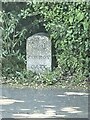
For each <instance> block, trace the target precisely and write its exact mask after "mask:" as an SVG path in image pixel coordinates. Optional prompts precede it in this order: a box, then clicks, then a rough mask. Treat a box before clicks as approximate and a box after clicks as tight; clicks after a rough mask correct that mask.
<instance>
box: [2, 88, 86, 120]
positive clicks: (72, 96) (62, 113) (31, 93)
mask: <svg viewBox="0 0 90 120" xmlns="http://www.w3.org/2000/svg"><path fill="white" fill-rule="evenodd" d="M0 91H1V92H0V113H1V115H0V117H1V118H88V92H87V91H82V90H80V91H78V90H67V89H61V88H53V87H52V88H38V89H35V88H11V87H7V86H0Z"/></svg>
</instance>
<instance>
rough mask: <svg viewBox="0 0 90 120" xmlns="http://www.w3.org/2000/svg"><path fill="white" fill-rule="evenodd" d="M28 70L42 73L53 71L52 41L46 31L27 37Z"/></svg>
mask: <svg viewBox="0 0 90 120" xmlns="http://www.w3.org/2000/svg"><path fill="white" fill-rule="evenodd" d="M26 53H27V70H31V71H33V72H36V73H42V72H44V71H46V70H48V71H51V66H52V65H51V64H52V53H51V41H50V40H49V37H48V36H47V35H46V34H45V33H37V34H34V35H33V36H31V37H29V38H28V39H27V45H26Z"/></svg>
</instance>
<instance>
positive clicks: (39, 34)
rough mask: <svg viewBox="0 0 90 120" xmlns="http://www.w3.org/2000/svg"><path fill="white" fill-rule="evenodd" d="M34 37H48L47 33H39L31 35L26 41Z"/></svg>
mask: <svg viewBox="0 0 90 120" xmlns="http://www.w3.org/2000/svg"><path fill="white" fill-rule="evenodd" d="M34 36H42V37H43V36H45V37H49V35H48V34H47V33H43V32H40V33H36V34H33V35H32V36H30V37H29V38H28V39H30V38H32V37H34Z"/></svg>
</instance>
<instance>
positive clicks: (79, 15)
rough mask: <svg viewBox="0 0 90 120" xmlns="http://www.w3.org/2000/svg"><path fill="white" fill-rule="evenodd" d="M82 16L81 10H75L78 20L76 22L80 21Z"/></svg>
mask: <svg viewBox="0 0 90 120" xmlns="http://www.w3.org/2000/svg"><path fill="white" fill-rule="evenodd" d="M83 18H84V13H82V12H81V11H78V10H77V11H76V19H77V20H78V22H80V21H81V20H83Z"/></svg>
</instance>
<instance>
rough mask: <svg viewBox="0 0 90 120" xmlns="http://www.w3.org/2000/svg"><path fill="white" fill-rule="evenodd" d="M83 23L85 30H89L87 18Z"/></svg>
mask: <svg viewBox="0 0 90 120" xmlns="http://www.w3.org/2000/svg"><path fill="white" fill-rule="evenodd" d="M82 24H83V27H84V30H85V31H87V30H88V26H89V23H88V21H87V20H86V19H85V20H84V22H82Z"/></svg>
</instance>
